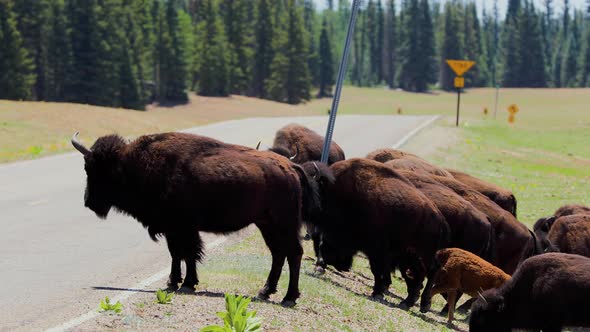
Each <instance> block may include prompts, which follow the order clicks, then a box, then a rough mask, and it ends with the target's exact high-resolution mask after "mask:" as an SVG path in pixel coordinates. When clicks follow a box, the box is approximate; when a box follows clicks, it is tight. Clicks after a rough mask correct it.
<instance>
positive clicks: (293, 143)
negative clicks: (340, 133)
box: [269, 123, 346, 165]
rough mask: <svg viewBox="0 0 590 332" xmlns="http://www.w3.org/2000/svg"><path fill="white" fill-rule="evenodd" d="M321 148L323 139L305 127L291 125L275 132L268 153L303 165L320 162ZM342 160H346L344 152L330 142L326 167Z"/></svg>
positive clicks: (334, 143)
mask: <svg viewBox="0 0 590 332" xmlns="http://www.w3.org/2000/svg"><path fill="white" fill-rule="evenodd" d="M323 146H324V137H322V136H320V135H318V134H317V133H316V132H315V131H313V130H311V129H309V128H307V127H304V126H302V125H299V124H296V123H292V124H289V125H286V126H285V127H283V128H281V129H279V130H278V131H277V133H276V134H275V139H274V142H273V144H272V147H271V148H270V149H269V151H272V152H275V153H278V154H280V155H281V156H284V157H288V158H291V160H292V161H293V162H295V163H298V164H303V163H305V162H307V161H314V160H320V159H321V157H322V148H323ZM344 159H346V158H345V156H344V151H342V148H340V146H339V145H338V144H336V142H334V141H332V144H331V145H330V154H329V155H328V165H331V164H333V163H335V162H337V161H340V160H344Z"/></svg>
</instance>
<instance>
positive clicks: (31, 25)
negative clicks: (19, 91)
mask: <svg viewBox="0 0 590 332" xmlns="http://www.w3.org/2000/svg"><path fill="white" fill-rule="evenodd" d="M50 6H51V3H50V1H49V0H18V1H15V2H14V13H15V14H16V16H17V28H18V30H19V32H20V34H21V37H22V39H23V43H24V46H25V48H26V49H27V52H28V54H29V56H30V57H31V59H32V60H33V65H34V72H35V78H36V80H35V86H34V88H33V91H32V96H33V99H36V100H45V99H46V97H47V88H46V84H47V77H46V76H47V75H48V71H49V68H48V62H47V51H48V50H47V48H48V46H49V39H50V38H51V36H50V33H51V29H50V26H49V23H50V19H51V18H50V14H51V12H50Z"/></svg>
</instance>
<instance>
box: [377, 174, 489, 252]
mask: <svg viewBox="0 0 590 332" xmlns="http://www.w3.org/2000/svg"><path fill="white" fill-rule="evenodd" d="M387 164H388V163H385V165H387ZM398 172H399V173H400V174H401V175H403V176H404V177H405V178H406V179H408V180H409V181H410V182H411V183H412V184H413V185H414V186H416V188H418V189H419V190H420V191H421V192H422V193H423V194H424V195H425V196H426V197H428V198H429V199H430V200H431V201H432V202H433V203H434V205H435V206H436V207H437V208H438V209H439V211H440V212H441V213H442V214H443V216H444V217H445V220H446V221H447V223H448V224H449V227H450V229H451V239H450V243H449V246H450V247H455V248H461V249H465V250H467V251H469V252H472V253H474V254H475V255H478V256H480V257H482V258H484V259H487V260H492V259H493V258H494V256H495V254H494V251H495V234H494V228H493V227H492V224H491V223H490V221H489V219H488V216H486V215H485V214H484V213H482V212H481V211H479V210H478V209H476V208H475V207H474V206H473V205H472V204H471V203H469V202H468V201H466V200H465V199H463V198H462V197H461V196H459V195H458V194H457V193H455V192H454V191H453V190H451V189H450V188H448V187H447V186H444V185H442V184H440V183H439V182H436V181H435V180H433V179H432V178H431V177H430V176H428V175H424V174H417V173H414V172H412V171H405V170H398Z"/></svg>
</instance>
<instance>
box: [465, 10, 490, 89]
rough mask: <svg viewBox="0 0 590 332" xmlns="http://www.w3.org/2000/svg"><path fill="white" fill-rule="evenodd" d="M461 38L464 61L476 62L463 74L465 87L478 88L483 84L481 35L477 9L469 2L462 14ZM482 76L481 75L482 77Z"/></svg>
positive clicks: (483, 65) (483, 64)
mask: <svg viewBox="0 0 590 332" xmlns="http://www.w3.org/2000/svg"><path fill="white" fill-rule="evenodd" d="M463 17H464V19H463V38H464V42H463V44H464V47H465V55H464V59H465V60H471V61H476V63H477V64H476V65H475V66H473V67H472V68H471V69H470V70H469V71H468V72H467V73H465V74H464V77H465V85H466V86H480V85H482V84H483V83H482V82H485V77H483V78H482V76H483V75H485V71H483V72H482V68H485V63H484V62H482V61H481V60H480V55H481V44H480V43H481V35H480V28H479V19H478V17H477V9H476V7H475V3H474V2H469V3H467V4H466V5H465V8H464V14H463ZM482 74H483V75H482Z"/></svg>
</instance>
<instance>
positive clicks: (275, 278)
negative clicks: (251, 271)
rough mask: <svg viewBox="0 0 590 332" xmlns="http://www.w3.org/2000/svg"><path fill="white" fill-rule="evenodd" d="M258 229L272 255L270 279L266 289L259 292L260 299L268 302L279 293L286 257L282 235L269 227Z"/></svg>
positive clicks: (265, 286) (263, 288)
mask: <svg viewBox="0 0 590 332" xmlns="http://www.w3.org/2000/svg"><path fill="white" fill-rule="evenodd" d="M258 228H259V229H260V232H261V233H262V237H263V238H264V242H266V245H267V246H268V248H269V249H270V254H271V255H272V265H271V267H270V272H269V274H268V278H267V279H266V283H265V284H264V287H262V289H261V290H260V291H259V292H258V298H259V299H262V300H267V299H268V298H269V296H270V295H271V294H274V293H276V292H277V284H278V282H279V278H280V277H281V270H282V269H283V265H284V264H285V258H286V255H285V253H284V250H282V249H283V248H281V245H280V241H281V240H282V239H281V236H280V235H278V234H275V233H274V232H271V231H269V230H268V229H267V227H262V226H258Z"/></svg>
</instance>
